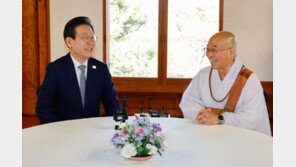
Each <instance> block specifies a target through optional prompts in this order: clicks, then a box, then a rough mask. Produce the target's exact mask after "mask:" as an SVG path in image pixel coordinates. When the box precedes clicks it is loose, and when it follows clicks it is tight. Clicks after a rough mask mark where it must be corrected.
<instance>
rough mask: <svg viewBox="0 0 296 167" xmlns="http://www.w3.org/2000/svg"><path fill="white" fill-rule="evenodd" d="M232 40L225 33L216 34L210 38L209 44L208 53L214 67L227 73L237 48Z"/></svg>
mask: <svg viewBox="0 0 296 167" xmlns="http://www.w3.org/2000/svg"><path fill="white" fill-rule="evenodd" d="M229 41H230V42H229ZM231 41H232V40H229V39H228V37H227V36H225V34H224V33H218V34H215V35H214V36H213V37H212V38H211V39H210V40H209V43H208V45H207V48H208V51H207V53H206V54H207V57H208V59H209V60H210V62H211V66H212V68H213V69H217V70H218V71H225V72H226V73H227V72H228V70H229V69H230V68H231V66H232V64H233V62H234V56H235V49H234V48H233V42H231ZM213 50H215V51H213Z"/></svg>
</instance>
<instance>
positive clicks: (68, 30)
mask: <svg viewBox="0 0 296 167" xmlns="http://www.w3.org/2000/svg"><path fill="white" fill-rule="evenodd" d="M79 25H88V26H89V27H90V28H91V30H92V31H93V33H95V30H94V28H93V26H92V24H91V23H90V19H89V18H88V17H85V16H79V17H75V18H73V19H71V20H70V21H68V23H67V24H66V26H65V28H64V40H66V38H67V37H71V38H73V39H75V33H76V32H75V28H76V27H77V26H79Z"/></svg>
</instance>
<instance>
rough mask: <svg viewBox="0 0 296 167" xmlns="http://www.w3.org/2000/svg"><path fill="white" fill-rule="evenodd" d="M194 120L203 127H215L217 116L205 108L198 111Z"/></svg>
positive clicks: (217, 121)
mask: <svg viewBox="0 0 296 167" xmlns="http://www.w3.org/2000/svg"><path fill="white" fill-rule="evenodd" d="M196 120H197V122H198V123H200V124H204V125H216V124H218V123H219V120H218V115H217V114H216V113H214V112H213V111H212V110H211V109H210V108H205V109H202V110H200V111H199V113H198V115H197V117H196Z"/></svg>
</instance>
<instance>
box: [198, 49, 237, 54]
mask: <svg viewBox="0 0 296 167" xmlns="http://www.w3.org/2000/svg"><path fill="white" fill-rule="evenodd" d="M231 48H233V47H230V48H227V49H211V48H208V47H205V48H203V51H204V53H213V54H216V53H218V52H221V51H223V50H228V49H231Z"/></svg>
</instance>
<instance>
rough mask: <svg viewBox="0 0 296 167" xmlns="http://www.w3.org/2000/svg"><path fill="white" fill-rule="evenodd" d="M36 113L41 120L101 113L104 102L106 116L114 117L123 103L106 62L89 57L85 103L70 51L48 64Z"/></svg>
mask: <svg viewBox="0 0 296 167" xmlns="http://www.w3.org/2000/svg"><path fill="white" fill-rule="evenodd" d="M37 95H38V99H37V104H36V113H37V115H38V117H39V119H40V123H41V124H43V123H49V122H55V121H62V120H70V119H78V118H89V117H99V116H100V104H101V101H102V103H103V105H104V107H105V111H106V115H107V116H112V115H113V114H114V112H115V111H116V110H117V109H120V103H119V100H118V98H117V94H116V91H115V89H114V86H113V82H112V78H111V74H110V72H109V70H108V67H107V65H106V64H105V63H103V62H100V61H98V60H96V59H94V58H89V59H88V67H87V81H86V88H85V106H84V108H83V106H82V100H81V95H80V88H79V84H78V81H77V77H76V72H75V68H74V64H73V61H72V59H71V57H70V53H68V54H67V55H65V56H63V57H61V58H59V59H58V60H56V61H54V62H52V63H49V64H48V65H47V67H46V73H45V77H44V80H43V83H42V85H41V87H40V88H39V90H38V91H37Z"/></svg>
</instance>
